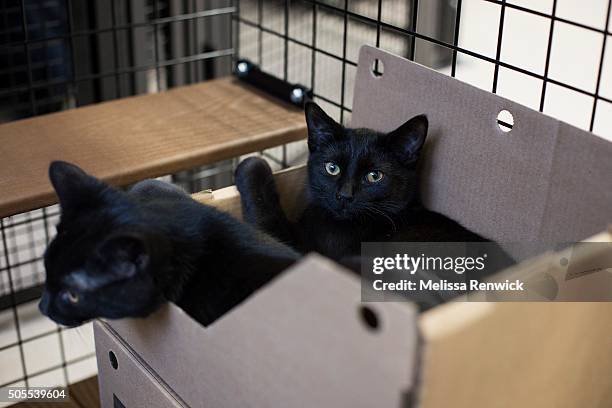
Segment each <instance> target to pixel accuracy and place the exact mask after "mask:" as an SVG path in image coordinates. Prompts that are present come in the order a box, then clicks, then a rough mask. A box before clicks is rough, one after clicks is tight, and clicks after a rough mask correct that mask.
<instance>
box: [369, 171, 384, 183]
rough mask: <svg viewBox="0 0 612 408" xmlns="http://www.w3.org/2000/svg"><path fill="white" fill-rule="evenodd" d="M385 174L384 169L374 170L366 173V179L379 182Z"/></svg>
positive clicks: (370, 181)
mask: <svg viewBox="0 0 612 408" xmlns="http://www.w3.org/2000/svg"><path fill="white" fill-rule="evenodd" d="M384 176H385V175H384V174H383V172H382V171H379V170H374V171H371V172H369V173H368V174H366V180H368V183H378V182H379V181H380V180H382V179H383V177H384Z"/></svg>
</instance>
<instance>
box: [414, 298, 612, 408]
mask: <svg viewBox="0 0 612 408" xmlns="http://www.w3.org/2000/svg"><path fill="white" fill-rule="evenodd" d="M611 316H612V303H450V304H445V305H442V306H439V307H437V308H435V309H433V310H431V311H428V312H427V313H424V314H423V315H422V317H421V320H420V321H421V324H420V327H421V329H422V333H423V339H424V342H425V347H424V349H423V351H424V355H423V356H422V359H423V367H422V369H421V384H422V385H421V388H420V392H419V397H418V399H419V401H420V403H419V404H418V407H419V408H438V407H446V406H452V407H454V408H474V407H487V408H489V407H495V408H515V407H526V408H531V407H533V408H577V407H594V408H604V407H610V406H612V377H611V376H610V373H611V372H612V319H610V317H611ZM449 404H451V405H449Z"/></svg>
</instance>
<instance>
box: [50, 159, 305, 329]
mask: <svg viewBox="0 0 612 408" xmlns="http://www.w3.org/2000/svg"><path fill="white" fill-rule="evenodd" d="M49 175H50V179H51V182H52V184H53V186H54V188H55V190H56V192H57V194H58V197H59V201H60V206H61V210H62V214H61V218H60V222H59V224H58V226H57V232H58V234H57V236H56V237H55V238H54V239H53V241H52V242H51V243H50V244H49V246H48V248H47V251H46V253H45V269H46V274H47V279H46V284H45V290H44V293H43V297H42V299H41V301H40V310H41V311H42V312H43V313H44V314H45V315H47V316H49V317H50V318H51V319H53V320H55V321H56V322H58V323H60V324H64V325H67V326H77V325H79V324H81V323H83V322H85V321H87V320H90V319H93V318H96V317H107V318H121V317H140V316H146V315H148V314H150V313H151V312H153V311H154V310H155V309H157V308H158V307H159V305H160V304H162V303H163V302H165V301H172V302H175V303H176V304H177V305H178V306H179V307H181V308H183V309H184V310H185V311H186V312H187V313H188V314H189V315H190V316H192V317H193V318H194V319H196V320H197V321H199V322H200V323H202V324H204V325H207V324H210V323H212V322H213V321H214V320H215V319H217V318H219V317H220V316H221V315H223V314H224V313H225V312H227V311H228V310H229V309H231V308H232V307H233V306H235V305H236V304H238V303H240V302H241V301H242V300H244V299H245V298H246V297H247V296H249V295H250V294H251V293H252V292H253V291H255V290H256V289H257V288H259V287H260V286H262V285H263V284H265V283H266V282H268V281H269V280H270V279H272V278H273V277H274V276H276V275H277V274H278V273H280V272H281V271H283V270H284V269H286V268H287V267H288V266H290V265H291V264H292V263H294V262H295V261H296V260H297V259H298V253H296V252H295V251H294V250H293V249H291V248H289V247H287V246H285V245H282V244H280V243H278V242H277V241H275V240H273V239H272V238H271V237H269V236H268V235H266V234H265V233H262V232H260V231H258V230H256V229H255V228H253V227H251V226H249V225H246V224H243V223H241V222H239V221H237V220H235V219H233V218H232V217H230V216H229V215H227V214H225V213H222V212H220V211H218V210H216V209H214V208H212V207H208V206H205V205H202V204H200V203H198V202H196V201H194V200H193V199H191V197H190V196H189V195H187V194H185V193H184V192H183V191H182V190H179V189H178V188H176V187H174V186H172V185H169V184H166V183H162V182H159V181H155V180H147V181H144V182H141V183H139V184H137V185H136V186H134V187H133V188H132V189H131V190H130V191H129V192H127V193H126V192H123V191H120V190H118V189H115V188H113V187H111V186H109V185H107V184H105V183H103V182H101V181H100V180H98V179H96V178H94V177H92V176H90V175H87V174H86V173H84V172H83V171H82V170H81V169H79V168H78V167H76V166H74V165H71V164H68V163H64V162H54V163H52V164H51V167H50V169H49Z"/></svg>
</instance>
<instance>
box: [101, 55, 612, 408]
mask: <svg viewBox="0 0 612 408" xmlns="http://www.w3.org/2000/svg"><path fill="white" fill-rule="evenodd" d="M374 59H379V60H381V61H382V62H383V63H384V75H383V76H382V77H374V76H373V75H372V74H371V72H370V67H371V66H372V62H373V60H374ZM502 109H506V110H509V111H510V112H511V113H512V114H513V115H514V127H513V129H512V130H511V131H510V132H509V133H504V132H502V131H501V130H500V129H499V127H498V124H497V120H496V118H497V114H498V112H499V111H500V110H502ZM420 113H427V114H428V116H429V118H430V123H431V125H432V126H431V129H430V137H429V141H428V146H427V149H426V154H427V158H426V159H425V167H424V185H423V194H424V201H425V203H426V204H427V205H428V206H429V207H430V208H432V209H434V210H436V211H439V212H442V213H444V214H446V215H449V216H451V217H452V218H454V219H457V220H458V221H460V222H461V223H463V224H464V225H465V226H467V227H468V228H470V229H472V230H474V231H476V232H478V233H480V234H483V235H485V236H487V237H489V238H492V239H494V240H496V241H499V242H502V243H504V242H513V243H521V242H527V243H529V244H528V245H518V246H512V247H509V250H510V251H511V252H512V254H513V255H514V256H516V257H518V258H520V259H524V258H529V259H528V260H526V261H525V262H523V263H521V264H519V265H517V266H515V267H513V268H511V269H509V270H507V271H503V272H501V273H502V274H506V275H507V276H509V277H521V278H526V277H527V278H532V279H536V280H537V279H539V278H546V279H549V280H550V279H552V281H554V283H555V285H553V286H554V288H555V293H554V296H555V297H556V298H557V299H562V300H580V299H583V298H584V296H586V295H588V296H591V297H590V299H598V300H605V299H606V296H608V295H609V293H610V292H612V271H611V270H610V269H605V268H600V269H597V270H595V271H593V272H592V273H589V274H588V275H587V276H584V277H581V278H580V279H572V276H570V271H569V270H568V268H563V267H562V265H560V264H559V262H558V259H559V257H563V256H567V255H566V254H567V251H571V250H572V249H571V248H570V249H566V250H565V252H563V251H562V252H559V253H553V252H547V253H544V254H543V255H539V256H538V257H535V258H531V256H532V255H533V254H534V253H539V252H541V251H542V250H543V249H546V248H544V247H538V246H537V245H535V244H537V243H546V242H567V241H569V242H571V241H574V242H575V241H580V240H583V239H586V238H588V237H590V236H593V237H592V238H591V240H596V241H600V242H605V243H608V244H607V245H606V244H604V245H595V246H589V247H586V246H585V247H583V248H582V249H580V248H578V247H576V248H575V249H574V251H575V252H574V253H573V255H574V256H575V259H573V262H575V263H576V265H579V266H580V265H582V266H584V267H585V268H587V267H588V265H590V264H592V263H593V262H595V263H596V264H601V262H604V263H605V262H606V261H607V260H608V259H609V256H610V245H609V243H610V242H612V235H611V233H610V232H600V231H604V230H605V229H606V224H607V223H608V222H609V221H610V217H611V216H612V177H610V176H611V175H612V160H610V159H611V158H612V144H611V143H610V142H607V141H605V140H603V139H601V138H599V137H597V136H594V135H592V134H589V133H588V132H584V131H581V130H579V129H576V128H574V127H572V126H570V125H567V124H564V123H562V122H559V121H556V120H554V119H552V118H549V117H546V116H543V115H541V114H539V113H537V112H534V111H532V110H530V109H527V108H525V107H522V106H520V105H518V104H515V103H513V102H510V101H507V100H505V99H503V98H500V97H497V96H495V95H491V94H489V93H487V92H484V91H482V90H479V89H476V88H473V87H471V86H469V85H466V84H463V83H461V82H458V81H456V80H454V79H452V78H448V77H446V76H444V75H441V74H438V73H436V72H433V71H430V70H428V69H426V68H424V67H421V66H418V65H416V64H413V63H410V62H408V61H406V60H404V59H402V58H399V57H396V56H393V55H391V54H388V53H385V52H382V51H380V50H376V49H374V48H371V47H363V48H362V50H361V53H360V58H359V67H358V70H357V81H356V86H355V92H354V103H353V114H352V124H353V126H365V127H370V128H374V129H379V130H382V131H388V130H391V129H393V128H394V127H396V126H397V125H399V124H401V123H403V122H404V121H405V119H407V118H409V117H411V116H414V115H416V114H420ZM304 177H305V171H304V169H303V168H298V169H292V170H289V171H284V172H281V173H280V174H278V175H277V180H278V184H279V190H280V192H281V196H282V198H283V205H284V207H285V208H286V210H287V211H288V212H289V213H290V214H292V215H293V216H295V214H297V213H299V210H300V205H301V204H302V203H303V202H304V200H303V198H302V197H301V196H300V194H301V192H300V186H303V181H304ZM195 197H196V198H197V199H199V200H201V201H203V202H206V203H208V204H211V205H216V206H218V207H219V208H222V209H224V210H226V211H228V212H230V213H232V214H234V215H236V216H238V217H239V216H240V204H239V197H238V194H237V192H236V190H235V188H233V187H230V188H228V189H223V190H220V191H216V192H213V193H202V194H199V195H196V196H195ZM542 246H545V244H543V245H542ZM576 251H577V252H576ZM585 270H586V269H585ZM534 287H537V285H535V286H534ZM548 287H550V286H548ZM530 296H532V297H530V298H529V299H532V300H546V299H547V297H549V296H550V294H549V293H547V292H546V291H543V292H538V291H537V290H535V291H534V292H533V293H531V295H530ZM598 296H599V297H598ZM608 299H609V296H608ZM360 300H361V290H360V281H359V279H358V277H356V276H355V275H353V274H350V273H348V272H347V271H345V270H343V269H342V268H340V267H339V266H337V265H335V264H333V263H332V262H331V261H328V260H326V259H324V258H322V257H320V256H317V255H310V256H307V257H306V258H305V259H304V260H303V261H302V262H300V263H299V264H297V265H296V266H294V267H293V268H290V270H288V271H287V272H285V273H284V274H282V275H281V276H280V277H279V278H277V279H275V280H274V281H272V282H271V283H270V284H268V285H266V286H265V287H264V288H262V289H261V290H259V291H258V292H256V293H255V294H254V295H253V296H251V297H250V298H249V299H247V300H246V301H245V302H243V303H242V304H241V305H239V306H238V307H236V308H235V309H233V310H232V311H231V312H229V313H228V314H227V315H225V316H224V317H222V318H221V319H219V320H218V321H216V322H215V323H214V324H213V325H211V326H210V327H208V328H203V327H201V326H200V325H199V324H198V323H196V322H194V321H193V320H191V319H190V318H189V317H188V316H187V315H186V314H185V313H184V312H183V311H182V310H180V309H178V308H177V307H176V306H174V305H167V306H165V307H163V308H162V309H161V310H159V311H158V312H157V313H155V314H154V315H153V316H151V317H149V318H147V319H124V320H120V321H112V322H97V323H96V324H95V334H96V349H97V355H98V366H99V368H100V376H99V378H100V392H101V396H102V397H101V398H102V403H103V407H111V406H122V405H123V406H125V407H137V406H193V407H239V406H240V407H241V406H250V407H271V406H274V407H275V406H282V407H296V406H298V407H301V406H304V407H306V406H308V407H312V406H316V407H348V406H350V407H398V406H413V407H431V408H435V407H442V406H453V407H517V406H521V407H523V406H525V407H551V408H552V407H554V408H559V407H568V408H570V407H572V408H573V407H579V406H580V407H583V406H584V407H609V406H612V379H611V377H610V375H609V373H610V372H612V344H611V343H610V339H612V323H611V322H612V319H611V316H612V303H606V302H600V303H595V302H591V303H587V302H582V303H566V302H555V303H547V302H539V303H535V302H524V303H519V302H516V303H473V302H460V301H457V302H451V303H447V304H444V305H441V306H439V307H436V308H434V309H432V310H429V311H427V312H425V313H422V314H418V313H417V311H416V309H415V307H414V306H413V305H411V304H410V303H407V302H403V303H388V302H387V303H369V304H366V303H361V301H360ZM517 300H520V299H517ZM115 350H119V352H117V351H115ZM109 351H113V352H114V354H115V356H116V357H117V359H118V361H117V362H118V364H117V365H118V368H117V369H114V368H112V365H111V362H110V360H109ZM109 367H111V368H110V369H109ZM123 367H126V368H125V369H124V368H123ZM145 383H146V385H145ZM141 384H142V385H141ZM152 395H155V396H159V397H155V398H153V397H151V396H152ZM117 401H119V402H117ZM152 401H153V402H152ZM117 404H122V405H117ZM154 404H155V405H154Z"/></svg>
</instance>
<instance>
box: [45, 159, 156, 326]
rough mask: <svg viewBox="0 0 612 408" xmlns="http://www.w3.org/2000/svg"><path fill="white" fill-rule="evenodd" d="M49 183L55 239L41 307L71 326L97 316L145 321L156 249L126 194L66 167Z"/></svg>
mask: <svg viewBox="0 0 612 408" xmlns="http://www.w3.org/2000/svg"><path fill="white" fill-rule="evenodd" d="M49 178H50V179H51V183H52V185H53V187H54V188H55V191H56V193H57V196H58V198H59V203H60V208H61V216H60V222H59V224H58V225H57V235H56V236H55V238H54V239H53V240H52V241H51V242H50V243H49V246H48V247H47V250H46V252H45V257H44V261H45V269H46V282H45V289H44V292H43V295H42V299H41V301H40V304H39V308H40V310H41V312H42V313H43V314H45V315H46V316H48V317H50V318H51V319H52V320H54V321H56V322H58V323H60V324H63V325H66V326H77V325H79V324H82V323H83V322H85V321H88V320H90V319H93V318H96V317H107V318H121V317H137V316H145V315H147V314H149V313H151V312H152V311H153V310H155V309H156V308H157V307H158V306H159V304H160V303H161V294H160V293H159V291H158V290H157V288H156V286H155V284H154V281H153V276H152V274H151V273H150V272H151V271H150V270H149V269H150V264H151V262H152V257H153V256H154V254H155V251H157V250H158V249H159V248H155V247H156V246H160V245H162V244H161V243H160V242H159V238H158V237H155V236H152V235H151V234H150V233H147V232H146V228H143V223H142V220H140V219H139V212H138V210H137V208H135V205H134V203H132V202H130V200H129V198H128V197H127V195H126V194H125V193H124V192H122V191H120V190H117V189H115V188H113V187H111V186H109V185H107V184H105V183H103V182H102V181H100V180H98V179H96V178H95V177H92V176H90V175H88V174H86V173H85V172H83V171H82V170H81V169H80V168H78V167H77V166H74V165H72V164H69V163H65V162H53V163H52V164H51V166H50V168H49Z"/></svg>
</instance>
